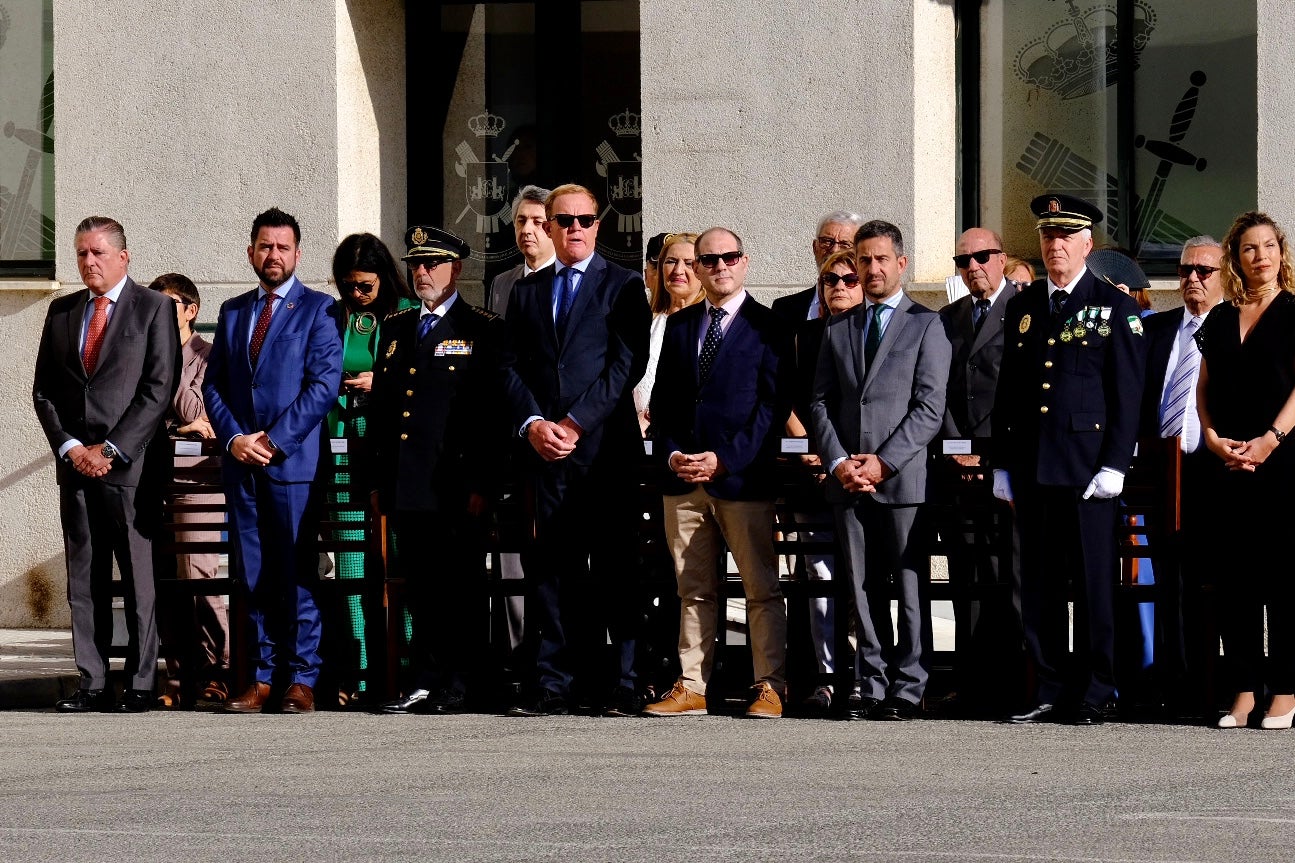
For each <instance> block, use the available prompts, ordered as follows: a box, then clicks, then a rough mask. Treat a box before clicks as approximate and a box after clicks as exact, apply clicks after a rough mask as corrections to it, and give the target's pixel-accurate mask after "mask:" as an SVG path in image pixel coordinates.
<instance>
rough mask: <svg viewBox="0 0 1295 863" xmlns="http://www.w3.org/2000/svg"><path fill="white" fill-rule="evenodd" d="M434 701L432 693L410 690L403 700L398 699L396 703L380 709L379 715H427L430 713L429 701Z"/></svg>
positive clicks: (392, 702)
mask: <svg viewBox="0 0 1295 863" xmlns="http://www.w3.org/2000/svg"><path fill="white" fill-rule="evenodd" d="M431 700H432V693H431V692H430V691H428V690H426V689H413V690H410V691H409V693H408V694H406V695H405V696H404V697H403V698H397V699H396V700H395V701H388V702H387V703H386V704H383V705H382V706H381V707H379V708H378V712H379V713H396V714H405V713H427V712H429V708H430V705H429V704H428V702H429V701H431Z"/></svg>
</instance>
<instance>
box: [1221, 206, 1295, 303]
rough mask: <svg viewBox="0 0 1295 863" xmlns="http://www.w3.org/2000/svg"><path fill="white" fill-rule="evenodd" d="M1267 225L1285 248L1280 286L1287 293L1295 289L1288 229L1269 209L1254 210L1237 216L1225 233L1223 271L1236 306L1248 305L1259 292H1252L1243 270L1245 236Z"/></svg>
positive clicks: (1228, 297) (1225, 289) (1226, 295)
mask: <svg viewBox="0 0 1295 863" xmlns="http://www.w3.org/2000/svg"><path fill="white" fill-rule="evenodd" d="M1263 225H1267V226H1268V227H1270V228H1272V230H1273V234H1275V235H1276V237H1277V247H1278V248H1279V249H1280V250H1281V266H1280V267H1278V268H1277V287H1278V288H1279V289H1281V290H1283V291H1286V292H1287V293H1295V267H1293V266H1292V264H1291V250H1290V246H1289V245H1287V244H1286V232H1285V231H1283V230H1282V229H1281V228H1280V227H1278V225H1277V223H1276V222H1274V221H1273V219H1272V217H1271V216H1269V215H1268V214H1267V213H1261V212H1259V211H1257V210H1250V211H1248V212H1245V213H1242V214H1241V215H1239V216H1237V217H1236V220H1235V221H1234V222H1233V223H1232V227H1230V228H1228V232H1227V235H1226V236H1224V237H1223V261H1222V263H1221V264H1220V266H1221V267H1222V269H1223V272H1222V273H1221V274H1220V275H1221V276H1222V279H1223V298H1224V299H1226V300H1227V301H1228V302H1230V303H1231V304H1232V305H1234V306H1244V305H1245V304H1246V303H1249V302H1254V301H1255V300H1257V299H1258V296H1255V295H1252V294H1251V293H1250V290H1249V286H1248V285H1246V282H1245V276H1244V275H1243V274H1242V273H1241V265H1240V257H1241V237H1242V235H1244V234H1245V232H1246V231H1248V230H1250V229H1251V228H1258V227H1261V226H1263Z"/></svg>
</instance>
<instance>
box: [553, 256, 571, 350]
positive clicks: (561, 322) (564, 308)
mask: <svg viewBox="0 0 1295 863" xmlns="http://www.w3.org/2000/svg"><path fill="white" fill-rule="evenodd" d="M574 272H575V268H574V267H567V268H566V269H565V270H563V271H562V284H561V287H560V288H559V290H560V291H561V292H562V293H561V294H560V295H559V296H558V315H557V317H556V318H555V319H554V321H553V323H554V324H556V325H557V329H558V335H564V334H565V333H566V329H567V318H568V317H569V316H570V315H571V304H572V303H573V302H575V299H576V284H575V281H576V280H575V278H574V277H573V276H572V273H574Z"/></svg>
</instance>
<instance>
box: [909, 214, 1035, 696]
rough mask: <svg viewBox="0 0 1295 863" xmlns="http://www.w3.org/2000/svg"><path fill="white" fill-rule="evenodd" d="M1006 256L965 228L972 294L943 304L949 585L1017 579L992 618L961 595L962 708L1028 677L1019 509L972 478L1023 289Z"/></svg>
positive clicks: (988, 609) (963, 260) (966, 273)
mask: <svg viewBox="0 0 1295 863" xmlns="http://www.w3.org/2000/svg"><path fill="white" fill-rule="evenodd" d="M1006 262H1007V255H1006V254H1004V253H1003V241H1002V238H1001V237H999V236H998V234H997V233H996V232H994V231H991V230H989V229H988V228H970V229H968V230H966V231H964V232H963V233H962V236H960V237H959V238H958V242H957V245H956V246H954V255H953V263H954V266H956V267H957V269H958V274H959V276H960V277H961V278H962V281H963V283H964V284H966V286H967V290H968V294H967V295H966V296H963V297H960V298H958V299H957V300H954V301H953V302H952V303H949V304H948V305H947V306H945V307H944V308H942V309H940V320H941V322H942V323H943V324H944V333H945V335H947V336H948V337H949V344H950V345H951V346H952V348H953V362H952V364H951V365H950V366H949V386H948V390H947V394H946V398H945V404H944V423H943V427H942V428H941V430H940V436H941V437H942V438H943V439H944V444H943V450H944V452H942V453H941V454H940V455H939V456H938V457H937V462H938V463H937V464H935V465H933V468H934V470H935V471H936V476H935V479H936V480H937V481H936V482H935V483H933V489H932V494H934V495H939V496H940V498H941V499H943V500H944V501H945V502H946V503H947V504H949V505H950V509H951V511H952V512H951V516H950V518H951V519H952V521H950V522H947V523H946V524H944V525H941V530H942V532H943V534H944V540H945V542H946V544H947V545H948V546H949V552H948V555H947V558H948V562H949V583H950V585H952V586H953V587H955V588H974V587H978V586H988V585H994V584H998V583H1000V581H999V580H1000V578H1006V579H1007V583H1008V584H1009V585H1010V586H1011V596H1010V598H1009V599H1007V600H1004V601H1003V602H991V603H988V604H984V605H983V610H984V612H985V614H984V617H983V618H982V616H981V613H982V602H981V601H980V600H978V599H965V598H964V599H955V600H954V602H953V608H954V645H955V649H956V651H957V658H956V662H955V672H956V673H955V683H954V692H955V693H956V704H955V705H954V706H955V707H956V708H957V709H958V710H959V711H962V712H971V713H979V712H980V711H981V710H983V709H991V708H992V709H997V708H998V705H1001V704H1002V703H1003V700H1004V698H1005V697H1010V695H1009V693H1010V692H1011V691H1012V690H1013V689H1014V688H1015V687H1018V686H1020V685H1023V683H1024V678H1023V676H1022V673H1023V671H1024V669H1023V667H1022V662H1023V659H1024V656H1023V653H1022V646H1023V645H1022V641H1021V632H1020V629H1021V625H1020V612H1019V610H1018V609H1019V602H1020V570H1019V568H1018V566H1017V554H1016V553H1015V551H1014V550H1015V548H1016V546H1017V542H1016V530H1015V525H1014V522H1013V520H1012V512H1011V508H1010V507H1008V506H1007V505H1006V504H1004V503H1002V502H1001V501H998V500H996V499H995V498H994V496H993V495H992V494H991V490H990V486H989V485H988V484H987V483H984V482H976V483H969V482H967V480H966V475H967V473H968V472H971V473H973V474H980V473H981V471H980V468H981V461H982V453H984V452H987V450H988V445H989V438H990V433H991V429H992V427H993V426H992V423H991V417H990V415H991V412H992V410H993V407H994V391H995V390H996V389H997V387H998V369H999V366H1000V365H1001V363H1002V359H1003V309H1004V307H1005V306H1006V305H1007V300H1008V299H1009V298H1010V297H1013V296H1015V295H1016V292H1017V290H1018V287H1017V283H1016V282H1013V281H1011V280H1009V279H1007V278H1006V277H1005V276H1004V275H1003V267H1004V266H1005V264H1006ZM964 503H966V504H970V505H969V506H963V504H964ZM986 511H990V512H995V513H996V515H997V518H996V520H997V522H998V523H999V524H1001V525H1003V526H1004V529H1006V530H1008V531H1010V534H1011V537H1012V543H1011V546H1010V548H1009V549H1008V550H1007V553H1006V555H1005V556H1004V557H1001V558H1000V557H999V556H997V555H993V556H986V555H984V554H982V553H981V551H982V550H983V545H981V544H980V543H978V539H979V540H981V541H982V542H983V536H981V534H982V533H983V531H984V530H985V527H986V525H985V518H984V516H983V515H981V513H984V512H986ZM964 513H965V515H964ZM1017 697H1019V693H1018V694H1017Z"/></svg>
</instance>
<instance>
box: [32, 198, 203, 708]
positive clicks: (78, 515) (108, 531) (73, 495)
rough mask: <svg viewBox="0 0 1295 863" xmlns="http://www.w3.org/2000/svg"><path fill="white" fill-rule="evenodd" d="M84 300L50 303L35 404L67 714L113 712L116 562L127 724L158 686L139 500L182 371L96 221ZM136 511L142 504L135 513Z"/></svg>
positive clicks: (170, 323)
mask: <svg viewBox="0 0 1295 863" xmlns="http://www.w3.org/2000/svg"><path fill="white" fill-rule="evenodd" d="M75 244H76V262H77V269H78V270H79V271H80V273H81V281H82V282H83V283H84V284H85V290H81V291H76V292H75V293H72V294H69V295H67V296H64V297H59V298H58V299H56V300H54V301H53V302H52V303H50V307H49V311H48V312H47V313H46V316H45V327H44V329H43V330H42V331H41V339H40V347H39V349H38V350H37V353H36V376H35V382H34V384H33V386H32V401H33V403H34V406H35V408H36V417H37V419H39V420H40V424H41V428H42V429H43V430H44V431H45V437H46V438H48V439H49V445H50V449H52V450H53V451H54V455H55V456H56V464H55V468H56V476H57V477H58V490H59V517H60V521H61V523H62V526H63V545H64V549H65V551H66V556H67V593H68V603H69V605H71V607H72V650H73V656H74V658H75V660H76V667H77V671H79V672H80V675H81V682H80V686H79V688H78V689H77V692H76V694H75V695H73V696H72V697H71V698H67V699H64V700H62V701H60V702H58V704H57V705H55V706H56V708H57V709H58V710H60V711H63V712H72V713H83V712H87V711H92V710H111V709H113V707H114V705H115V702H116V697H115V695H114V693H113V691H112V688H111V687H109V686H108V649H109V648H110V647H111V645H112V562H113V558H114V557H115V558H116V560H117V566H118V567H119V568H120V570H121V576H122V586H123V588H124V590H125V598H126V631H127V633H128V636H129V645H128V647H127V655H126V676H127V677H128V678H129V679H130V682H129V684H128V685H127V689H126V692H125V694H124V698H123V700H122V702H121V703H120V704H116V705H115V706H116V709H117V710H118V711H119V712H130V713H140V712H143V711H146V710H148V709H149V707H150V706H151V705H152V703H153V687H154V682H155V680H154V679H155V677H156V675H157V654H158V641H157V623H156V619H155V616H154V604H155V602H154V589H153V559H152V547H151V545H150V541H149V538H147V537H145V536H143V535H142V534H141V533H140V522H141V520H144V521H145V522H146V523H147V521H149V520H150V514H149V513H147V512H145V511H143V509H144V508H145V506H143V504H144V499H143V498H142V497H141V496H140V494H139V486H140V477H141V474H142V473H143V470H144V467H145V461H146V459H145V451H146V448H147V445H148V442H149V440H150V439H151V438H152V437H153V435H155V434H157V433H158V431H159V429H160V428H161V425H162V420H163V418H164V417H165V416H166V411H167V408H169V407H170V405H171V396H172V394H173V393H174V392H175V387H176V376H177V369H178V368H179V365H180V334H179V329H178V327H177V325H176V317H175V311H174V309H175V305H174V303H172V302H171V301H170V300H169V299H168V298H166V297H164V296H162V295H161V294H156V293H154V292H152V291H149V290H147V289H145V288H143V287H140V286H139V285H137V284H136V283H135V282H134V280H132V279H131V278H130V276H128V275H126V268H127V266H128V265H129V263H130V252H128V251H127V250H126V233H125V231H124V230H123V229H122V227H121V225H120V224H119V223H118V222H116V221H115V220H113V219H109V218H105V217H103V216H91V217H90V218H88V219H85V220H83V221H82V222H81V223H80V224H79V225H77V227H76V235H75ZM137 504H140V505H139V506H137Z"/></svg>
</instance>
